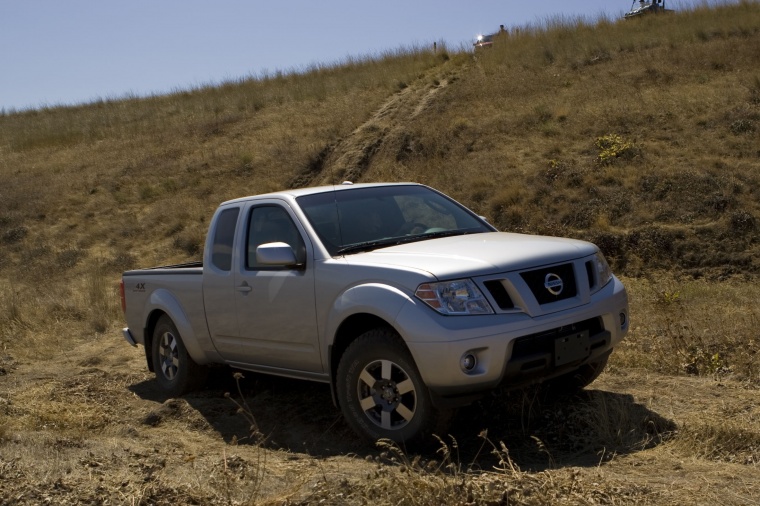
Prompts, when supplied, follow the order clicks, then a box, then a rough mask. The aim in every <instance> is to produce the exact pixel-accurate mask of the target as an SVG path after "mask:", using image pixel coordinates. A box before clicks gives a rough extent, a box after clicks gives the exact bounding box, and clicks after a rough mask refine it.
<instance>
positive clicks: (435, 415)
mask: <svg viewBox="0 0 760 506" xmlns="http://www.w3.org/2000/svg"><path fill="white" fill-rule="evenodd" d="M336 383H337V393H338V402H339V403H340V408H341V410H342V411H343V416H345V418H346V421H347V422H348V424H349V425H350V426H351V428H352V429H353V430H354V431H355V432H356V433H357V434H359V435H360V436H362V437H363V438H365V439H367V440H369V441H370V442H375V441H377V440H378V439H390V440H392V441H394V442H396V443H399V444H415V445H416V444H419V443H422V442H424V441H425V439H426V438H428V437H429V436H431V435H432V434H433V433H434V432H435V431H436V430H439V431H443V430H445V425H446V424H447V422H448V420H449V413H448V412H442V411H439V410H436V409H435V408H434V407H433V404H432V402H431V400H430V394H429V392H428V389H427V387H426V386H425V384H424V383H423V381H422V377H421V376H420V373H419V371H418V370H417V366H416V365H415V364H414V360H413V359H412V356H411V355H410V353H409V351H408V350H407V349H406V346H404V344H403V341H401V338H400V337H399V336H398V334H396V332H394V331H393V330H391V329H387V328H378V329H374V330H370V331H368V332H366V333H364V334H362V335H361V336H359V337H358V338H357V339H356V340H355V341H354V342H352V343H351V344H350V345H349V347H348V349H346V351H345V353H344V354H343V356H342V357H341V359H340V363H339V365H338V376H337V378H336Z"/></svg>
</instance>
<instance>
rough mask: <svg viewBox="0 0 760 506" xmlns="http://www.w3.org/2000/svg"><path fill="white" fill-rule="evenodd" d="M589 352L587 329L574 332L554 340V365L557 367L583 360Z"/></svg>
mask: <svg viewBox="0 0 760 506" xmlns="http://www.w3.org/2000/svg"><path fill="white" fill-rule="evenodd" d="M590 353H591V344H590V343H589V333H588V330H584V331H581V332H575V333H573V334H568V335H565V336H562V337H558V338H557V339H555V340H554V365H555V366H557V367H559V366H563V365H566V364H570V363H572V362H576V361H578V360H583V359H584V358H586V357H588V356H589V354H590Z"/></svg>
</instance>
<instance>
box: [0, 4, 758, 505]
mask: <svg viewBox="0 0 760 506" xmlns="http://www.w3.org/2000/svg"><path fill="white" fill-rule="evenodd" d="M442 80H445V81H446V86H445V87H444V86H439V84H440V82H439V81H442ZM425 87H432V88H431V89H436V90H438V91H437V93H436V94H435V95H430V97H432V98H430V100H429V101H426V102H425V103H424V105H425V107H420V108H418V109H417V110H415V112H414V113H413V114H406V115H398V116H394V124H393V126H392V127H388V128H387V130H383V131H382V136H379V137H378V138H379V139H381V142H379V143H377V144H374V145H373V149H372V150H371V153H369V155H368V156H367V157H366V159H364V160H363V162H364V163H365V166H364V167H363V169H362V172H361V173H360V179H361V180H363V181H379V180H415V181H420V182H423V183H427V184H430V185H432V186H434V187H437V188H439V189H441V190H443V191H445V192H447V193H449V194H451V195H453V196H454V197H455V198H457V199H458V200H460V201H462V202H463V203H465V204H467V205H469V206H471V207H473V208H474V209H476V210H477V211H478V212H480V213H482V214H484V215H487V216H488V217H489V218H490V219H491V220H492V221H493V222H494V223H496V224H497V225H498V226H499V227H500V228H502V229H508V230H520V231H526V232H530V233H550V234H559V235H569V236H575V237H581V238H589V239H592V240H594V241H595V242H597V243H598V244H599V245H600V246H601V247H602V249H603V250H604V251H605V252H606V254H607V255H608V256H609V257H610V258H611V259H612V261H613V263H614V264H615V266H616V271H617V272H619V273H621V274H623V275H625V276H626V283H627V285H628V287H629V290H630V292H631V296H632V310H633V315H634V323H633V328H632V332H631V335H630V336H629V339H628V340H627V341H626V343H625V345H624V346H623V347H622V348H621V349H620V350H619V351H618V353H616V354H615V355H614V357H613V361H612V362H611V372H612V373H613V375H614V376H612V378H613V379H611V380H608V381H612V382H614V381H615V378H617V377H618V376H617V375H620V376H621V377H625V375H626V374H629V372H627V371H637V372H635V373H632V374H635V375H636V377H637V378H640V377H641V376H642V375H645V374H647V373H648V372H653V373H664V374H667V375H684V374H696V375H700V376H704V377H716V378H725V377H732V378H733V379H734V380H737V381H740V382H741V383H742V384H744V385H746V386H748V387H750V388H757V386H758V384H760V371H759V370H758V366H757V365H756V362H757V360H756V357H757V353H758V351H760V343H759V342H758V340H757V332H756V329H757V321H758V316H759V315H758V310H757V308H756V302H755V301H756V300H757V296H758V295H760V294H758V290H757V288H756V287H755V286H754V284H753V282H754V281H755V280H756V279H757V268H758V262H760V255H759V253H760V252H759V251H758V241H757V237H758V236H757V230H758V228H757V227H758V226H760V223H758V219H759V218H760V208H759V206H760V203H758V202H759V201H758V193H757V192H758V188H760V186H758V178H760V174H758V168H760V5H758V4H757V3H753V2H746V3H742V4H740V5H738V6H734V7H721V8H715V9H700V10H696V11H693V12H685V13H680V14H678V15H674V16H663V17H658V18H651V19H642V20H638V21H634V22H626V23H608V22H602V23H600V24H599V25H598V26H594V27H588V26H583V25H578V26H575V25H573V24H572V23H558V24H553V23H548V24H547V26H545V27H542V28H541V29H524V30H522V31H519V32H515V33H510V34H507V35H505V36H504V38H503V40H500V41H498V42H497V44H495V46H494V47H493V49H492V50H490V51H484V52H482V53H479V54H478V55H476V57H475V58H472V57H471V55H466V54H445V53H444V54H438V55H435V54H431V53H429V52H426V51H417V50H413V51H399V52H398V53H394V54H388V55H386V56H383V57H381V58H378V59H376V60H368V61H357V62H349V63H347V64H346V65H341V66H336V67H331V68H315V69H314V70H313V71H311V72H309V73H307V74H306V75H300V76H296V75H292V76H291V75H284V76H278V77H274V78H272V79H269V80H266V81H245V82H240V83H230V84H228V85H225V86H223V87H221V88H216V89H201V90H195V91H192V92H186V93H178V94H175V95H171V96H167V97H155V98H148V99H136V100H124V101H109V102H101V103H95V104H91V105H87V106H82V107H76V108H53V109H47V110H41V111H29V112H23V113H16V114H5V115H2V116H0V181H2V182H3V184H2V185H1V186H0V253H1V254H0V375H4V374H5V373H6V372H10V371H12V370H13V369H14V367H15V365H14V364H15V363H18V362H26V363H30V364H34V363H35V361H40V360H45V359H48V358H52V357H55V356H60V355H61V354H62V353H64V354H65V353H67V350H69V349H70V347H71V345H72V342H73V343H87V342H88V341H90V340H93V339H99V338H100V336H106V337H107V339H108V340H111V339H113V336H114V335H116V333H117V330H116V329H117V328H118V326H119V325H120V320H121V315H120V310H119V308H118V298H117V296H116V293H115V287H114V280H115V279H116V278H117V277H118V273H119V272H120V271H121V270H123V269H125V268H130V267H135V266H147V265H155V264H161V263H170V262H178V261H183V260H188V259H192V258H197V256H198V254H199V247H200V245H201V244H202V241H203V238H204V234H205V228H206V225H207V220H208V217H209V216H210V214H211V212H212V211H213V209H214V208H215V206H216V205H217V204H218V202H219V201H221V200H225V199H228V198H232V197H236V196H240V195H242V194H253V193H259V192H263V191H268V190H272V189H278V188H284V187H287V186H288V185H289V184H293V183H294V182H295V181H299V177H300V176H302V175H303V174H309V173H311V172H318V171H320V170H326V165H325V164H324V163H322V162H323V161H324V159H325V158H327V159H329V158H330V155H329V154H330V153H332V151H331V150H334V149H338V148H337V147H339V146H341V142H342V141H344V140H345V139H347V138H349V137H350V136H351V134H352V132H354V133H355V132H356V131H357V130H359V131H360V132H361V134H362V135H365V134H367V132H370V133H371V132H372V131H374V130H376V129H385V128H386V125H384V124H380V125H381V126H380V127H377V126H375V123H373V121H374V118H376V116H377V113H378V111H380V110H382V109H381V108H382V107H383V106H384V105H387V104H388V103H389V100H391V99H392V98H393V97H398V96H404V95H403V94H404V93H405V92H406V91H408V90H413V91H416V90H419V89H422V88H425ZM409 95H412V93H409ZM367 125H369V128H368V127H367ZM362 126H364V127H365V128H363V129H360V127H362ZM605 143H606V144H605ZM336 146H337V147H336ZM326 153H327V155H326ZM337 175H338V174H336V175H335V177H337ZM321 176H323V177H322V178H321V179H320V178H317V177H315V180H325V179H329V178H330V177H331V174H330V173H328V174H321ZM716 301H718V302H717V303H716ZM716 305H717V306H719V309H717V310H716ZM641 371H643V373H642V372H641ZM8 377H9V378H11V377H12V375H10V374H9V375H8ZM127 379H128V378H127ZM125 381H126V380H125ZM0 401H2V399H1V398H0ZM7 412H10V411H7ZM4 413H6V412H5V411H3V405H2V403H0V444H2V440H3V434H4V432H6V429H4V427H8V429H7V432H10V431H11V430H17V429H18V428H19V427H22V426H23V427H25V428H26V429H28V430H42V429H41V428H40V427H37V426H36V425H35V423H37V422H34V421H33V419H32V418H29V419H28V420H27V419H26V418H25V419H24V421H19V420H21V418H19V419H14V420H11V419H10V418H3V417H5V416H6V415H4ZM8 416H10V415H8ZM748 416H749V415H748ZM752 416H755V415H752ZM715 420H716V424H715V426H713V425H709V423H708V422H705V423H708V429H709V430H714V431H718V432H717V434H718V435H717V436H716V435H715V434H714V433H711V434H712V435H713V436H714V437H715V438H717V439H719V436H720V434H721V433H720V431H719V429H718V428H719V426H720V423H721V419H720V417H719V416H716V419H715ZM753 420H754V421H753ZM40 423H41V422H40ZM697 428H699V426H698V427H697ZM708 429H703V430H704V431H705V432H709V430H708ZM693 431H694V427H692V432H691V433H690V432H689V431H683V432H682V434H684V435H685V436H684V437H687V438H688V437H691V438H693V439H694V440H695V441H696V440H698V439H699V438H700V437H699V436H700V435H702V436H703V435H704V434H703V433H699V432H693ZM742 431H743V432H742ZM690 434H691V435H690ZM736 434H739V435H738V436H737V435H736ZM736 434H734V433H730V434H728V435H727V436H725V437H726V438H727V439H729V440H730V441H731V445H733V446H731V450H730V451H731V452H733V453H731V455H733V454H737V455H741V456H743V458H745V459H746V461H747V462H748V463H750V464H752V463H754V464H757V462H758V459H760V456H758V454H757V448H758V447H760V446H759V445H760V434H759V433H758V427H757V421H756V420H755V419H754V418H753V419H752V420H749V421H748V422H747V423H746V425H744V426H741V427H739V428H738V429H737V432H736ZM717 439H716V440H717ZM725 446H730V445H728V444H726V445H725ZM726 452H729V450H726ZM726 458H728V457H726V456H725V455H723V454H721V456H720V458H719V459H718V460H720V459H724V460H725V459H726ZM753 459H754V460H753ZM521 476H522V478H524V479H525V480H528V481H530V479H533V478H531V477H530V476H527V475H521ZM536 479H538V478H536ZM541 479H543V475H542V476H541ZM547 479H551V477H549V478H547ZM568 479H569V478H568ZM542 483H543V482H542ZM613 485H614V483H613ZM610 486H611V487H612V485H610ZM571 489H572V487H571ZM328 492H329V491H328ZM333 492H334V491H333ZM634 502H635V501H634ZM643 502H646V501H643ZM676 502H677V501H676Z"/></svg>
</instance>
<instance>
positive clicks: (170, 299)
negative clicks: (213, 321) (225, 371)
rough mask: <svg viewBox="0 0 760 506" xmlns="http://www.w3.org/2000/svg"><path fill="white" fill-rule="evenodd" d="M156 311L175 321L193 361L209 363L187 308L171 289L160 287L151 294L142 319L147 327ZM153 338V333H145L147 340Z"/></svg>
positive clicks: (147, 351) (148, 351) (202, 363)
mask: <svg viewBox="0 0 760 506" xmlns="http://www.w3.org/2000/svg"><path fill="white" fill-rule="evenodd" d="M156 311H161V312H163V313H164V314H166V315H167V316H168V317H169V318H171V320H172V322H174V325H175V326H176V327H177V330H178V331H179V334H180V337H181V338H182V342H183V343H184V345H185V348H186V349H187V352H188V353H189V354H190V357H191V358H192V359H193V361H195V363H196V364H198V365H204V364H207V363H209V359H208V357H207V356H206V354H205V353H204V352H203V350H202V349H201V347H200V345H199V344H198V340H197V339H196V336H195V332H194V331H193V326H192V324H191V323H190V319H189V318H188V317H187V314H186V313H185V310H184V309H183V308H182V304H180V302H179V301H178V300H177V298H176V297H175V296H174V295H172V293H171V292H170V291H169V290H166V289H164V288H160V289H158V290H155V291H154V292H153V293H151V294H150V297H149V298H148V304H146V308H145V313H144V314H143V320H142V321H143V322H145V326H146V329H147V325H148V322H149V321H150V318H151V316H152V315H153V314H154V313H155V312H156ZM152 338H153V336H152V335H151V336H148V335H145V337H144V339H145V341H147V340H148V339H151V340H152ZM145 351H146V353H147V354H149V353H152V350H147V349H146V350H145Z"/></svg>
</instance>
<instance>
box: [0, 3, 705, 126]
mask: <svg viewBox="0 0 760 506" xmlns="http://www.w3.org/2000/svg"><path fill="white" fill-rule="evenodd" d="M694 1H696V0H692V1H688V2H687V1H685V0H682V1H681V2H680V3H681V4H682V5H688V4H691V3H694ZM630 7H631V1H630V0H583V1H580V0H578V1H568V0H565V1H560V0H547V1H540V2H539V1H528V0H525V1H514V0H501V1H494V0H479V1H475V2H471V1H468V2H465V1H463V0H459V1H452V0H406V1H401V0H384V1H378V0H375V1H365V0H334V1H332V0H327V1H316V0H314V1H302V0H288V1H283V0H276V1H275V0H271V1H269V2H262V1H258V0H248V1H243V0H213V1H212V0H206V1H202V0H129V1H116V0H0V110H5V111H12V110H22V109H26V108H36V107H41V106H55V105H69V104H77V103H83V102H91V101H93V100H97V99H101V98H102V99H108V98H121V97H124V96H127V95H137V96H143V95H150V94H163V93H168V92H171V91H173V90H178V89H187V88H192V87H197V86H201V85H206V84H214V83H219V82H223V81H225V80H234V79H238V78H241V77H248V76H260V75H262V74H263V73H266V72H269V73H271V72H274V71H276V70H282V71H286V72H288V71H293V70H296V71H297V70H299V69H305V68H306V67H307V66H308V65H309V64H313V63H327V64H330V63H335V62H338V61H340V60H342V59H344V58H346V57H347V56H349V55H350V56H365V55H372V54H379V53H381V52H383V51H385V50H392V49H396V48H399V47H408V46H412V45H428V44H429V45H432V43H433V42H434V41H444V42H445V43H446V44H447V45H448V46H449V47H450V48H452V49H456V48H460V47H468V46H469V45H470V44H471V42H472V40H473V39H474V37H475V36H476V35H477V34H478V33H490V32H493V31H496V30H497V29H498V27H499V25H500V24H504V25H505V26H519V25H525V24H527V23H535V22H540V21H542V20H546V19H547V18H550V17H553V16H573V17H574V16H584V17H588V18H589V19H595V18H597V17H598V16H600V15H602V14H606V15H607V16H608V17H610V18H616V17H619V16H621V15H622V14H623V13H624V12H625V11H627V10H628V9H629V8H630Z"/></svg>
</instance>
